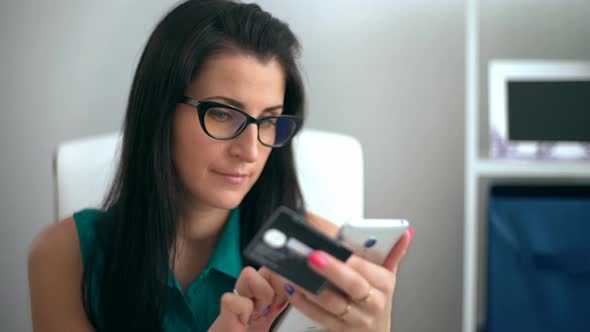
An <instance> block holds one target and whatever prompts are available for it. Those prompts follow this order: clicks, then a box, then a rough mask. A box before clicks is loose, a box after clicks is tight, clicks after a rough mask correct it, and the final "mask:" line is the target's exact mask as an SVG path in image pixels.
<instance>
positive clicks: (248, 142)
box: [230, 123, 260, 162]
mask: <svg viewBox="0 0 590 332" xmlns="http://www.w3.org/2000/svg"><path fill="white" fill-rule="evenodd" d="M259 148H260V145H259V142H258V127H257V126H256V124H254V123H251V124H249V125H247V126H246V128H244V131H242V132H241V133H240V135H238V137H236V138H234V139H233V142H232V146H231V150H230V151H231V154H232V156H234V157H236V158H240V159H242V160H244V161H246V162H255V161H256V160H257V159H258V149H259Z"/></svg>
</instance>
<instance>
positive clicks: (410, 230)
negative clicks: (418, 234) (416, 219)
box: [408, 227, 414, 240]
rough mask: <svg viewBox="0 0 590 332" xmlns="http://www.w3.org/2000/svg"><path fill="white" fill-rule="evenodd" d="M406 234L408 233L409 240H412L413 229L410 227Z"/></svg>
mask: <svg viewBox="0 0 590 332" xmlns="http://www.w3.org/2000/svg"><path fill="white" fill-rule="evenodd" d="M408 233H410V240H411V239H413V238H414V229H413V228H412V227H410V228H408Z"/></svg>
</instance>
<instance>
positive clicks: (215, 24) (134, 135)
mask: <svg viewBox="0 0 590 332" xmlns="http://www.w3.org/2000/svg"><path fill="white" fill-rule="evenodd" d="M229 49H231V50H233V51H235V50H238V51H241V52H247V53H250V54H254V55H256V56H257V57H259V58H260V59H269V58H271V57H274V58H276V59H277V60H278V61H279V63H280V64H281V65H282V67H283V69H284V71H285V73H286V90H285V100H284V110H283V112H284V114H293V115H298V116H301V117H303V113H304V104H305V98H304V89H303V84H302V79H301V76H300V73H299V70H298V68H297V65H296V59H297V57H298V55H299V50H300V46H299V43H298V41H297V39H296V37H295V36H294V35H293V33H292V32H291V31H290V29H289V27H288V26H287V25H286V24H285V23H283V22H281V21H279V20H277V19H276V18H274V17H272V16H271V15H270V14H268V13H266V12H264V11H262V10H261V8H260V7H259V6H257V5H255V4H239V3H234V2H230V1H222V0H217V1H214V0H194V1H187V2H184V3H182V4H180V5H178V6H177V7H176V8H174V9H173V10H172V11H171V12H169V13H168V14H167V15H166V16H165V17H164V18H163V19H162V21H161V22H160V23H159V24H158V25H157V27H156V28H155V30H154V32H153V33H152V35H151V36H150V38H149V40H148V42H147V45H146V47H145V49H144V51H143V54H142V56H141V60H140V62H139V65H138V67H137V71H136V73H135V77H134V80H133V85H132V87H131V92H130V95H129V101H128V106H127V112H126V117H125V122H124V130H123V140H122V147H121V159H120V162H119V166H118V169H117V173H116V176H115V179H114V181H113V183H112V186H111V189H110V191H109V193H108V195H107V197H106V199H105V202H104V204H103V208H104V210H105V211H107V213H106V214H105V215H104V217H103V218H102V220H101V222H98V223H96V234H97V235H96V241H95V244H94V247H93V250H92V251H91V255H90V257H89V259H88V260H87V261H86V262H85V264H84V265H85V266H84V278H83V283H82V287H83V295H84V307H85V310H86V313H87V314H88V317H89V319H90V321H91V323H92V324H93V325H94V326H95V327H96V328H97V330H100V331H162V330H163V317H164V313H165V311H166V304H167V300H168V289H167V286H166V281H167V278H168V273H169V271H170V269H171V266H170V257H175V256H174V249H175V247H176V246H175V240H176V234H177V229H178V227H179V225H178V224H177V220H178V214H179V211H180V202H181V197H180V193H181V192H182V191H181V190H180V180H179V179H178V176H177V174H176V172H175V168H174V166H173V163H172V158H171V141H172V140H171V136H172V115H173V112H174V111H175V108H176V104H177V101H178V98H179V97H180V96H182V95H183V94H184V92H185V90H186V88H187V87H188V85H189V84H190V83H191V81H193V80H194V79H195V77H196V76H197V75H198V74H199V68H200V67H201V65H202V64H203V63H204V62H205V61H206V59H207V58H208V57H210V56H212V55H213V54H215V53H216V52H223V51H224V50H229ZM292 152H293V151H292V147H291V144H288V145H286V146H284V147H282V148H278V149H273V150H272V152H271V154H270V156H269V158H268V160H267V163H266V165H265V167H264V169H263V171H262V173H261V175H260V177H259V179H258V181H257V182H256V183H255V184H254V186H253V187H252V189H251V190H250V191H249V192H248V194H247V195H246V196H245V198H244V199H243V200H242V202H241V204H240V217H241V219H240V220H241V234H240V245H241V247H242V248H244V247H245V245H246V244H247V243H248V241H249V240H250V239H251V238H252V237H253V235H254V233H255V232H256V230H257V229H259V227H260V226H261V223H262V222H263V221H264V220H265V218H266V217H268V216H269V215H270V214H271V212H272V211H273V210H274V209H275V208H276V207H277V206H279V205H286V206H288V207H291V208H293V209H299V210H301V209H303V198H302V195H301V191H300V188H299V185H298V181H297V177H296V174H295V167H294V161H293V153H292ZM172 264H173V263H172ZM97 265H98V266H101V268H100V269H99V268H97V267H96V266H97ZM172 268H173V266H172ZM97 299H98V300H97Z"/></svg>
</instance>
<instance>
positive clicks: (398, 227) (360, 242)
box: [273, 219, 410, 332]
mask: <svg viewBox="0 0 590 332" xmlns="http://www.w3.org/2000/svg"><path fill="white" fill-rule="evenodd" d="M409 226H410V223H409V222H408V221H407V220H406V219H360V220H351V221H349V222H347V223H345V224H344V225H342V227H340V231H339V232H338V237H337V238H338V240H339V241H340V242H342V243H343V244H344V245H345V246H347V247H348V248H349V249H350V250H352V251H353V252H354V254H355V255H357V256H361V257H363V258H365V259H367V260H369V261H371V262H373V263H375V264H382V263H383V262H384V261H385V259H386V258H387V255H389V252H390V251H391V249H393V247H394V246H395V244H396V243H397V241H399V239H400V238H401V237H402V235H403V234H404V232H405V231H406V230H407V229H408V227H409ZM286 310H288V311H287V312H285V313H284V314H283V316H282V317H281V319H280V321H279V322H278V323H277V324H275V326H274V329H273V331H278V332H310V331H315V332H320V331H327V330H326V329H325V328H323V327H322V326H321V325H319V324H318V323H316V322H314V321H312V320H311V319H309V318H307V316H305V315H303V314H302V313H301V312H299V310H297V309H295V308H292V307H289V308H287V309H286Z"/></svg>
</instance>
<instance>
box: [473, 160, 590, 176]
mask: <svg viewBox="0 0 590 332" xmlns="http://www.w3.org/2000/svg"><path fill="white" fill-rule="evenodd" d="M473 166H474V169H473V171H474V173H475V174H474V175H475V176H480V177H499V178H560V179H580V178H585V179H588V180H590V162H588V161H537V160H493V159H485V158H480V159H477V160H476V161H475V163H474V165H473Z"/></svg>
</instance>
